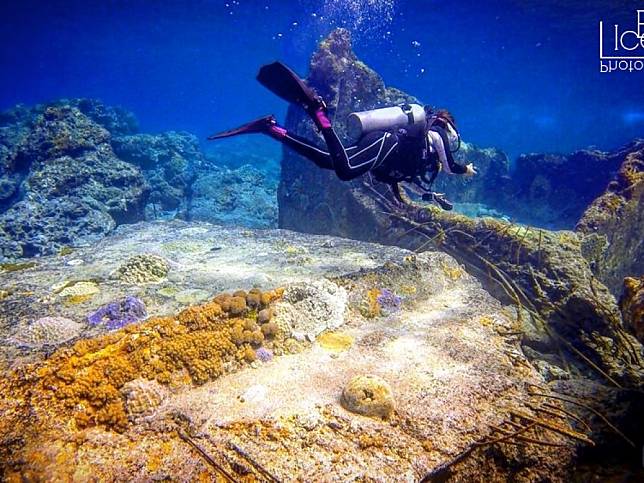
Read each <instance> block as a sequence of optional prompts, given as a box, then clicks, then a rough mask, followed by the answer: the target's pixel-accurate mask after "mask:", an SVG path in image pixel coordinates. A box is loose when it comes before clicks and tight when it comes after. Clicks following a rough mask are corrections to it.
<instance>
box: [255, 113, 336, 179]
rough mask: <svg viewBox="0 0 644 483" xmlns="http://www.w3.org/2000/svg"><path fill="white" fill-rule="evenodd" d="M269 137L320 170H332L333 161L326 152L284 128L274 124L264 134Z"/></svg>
mask: <svg viewBox="0 0 644 483" xmlns="http://www.w3.org/2000/svg"><path fill="white" fill-rule="evenodd" d="M266 134H268V135H269V136H270V137H272V138H273V139H275V140H276V141H279V142H281V143H282V144H285V145H286V146H288V147H289V148H291V149H292V150H293V151H295V152H296V153H298V154H299V155H301V156H304V157H305V158H307V159H310V160H311V161H313V162H314V163H315V164H316V165H317V166H318V167H320V168H322V169H333V161H332V160H331V156H329V153H328V152H327V151H324V150H323V149H320V148H318V147H317V146H316V145H315V144H313V143H312V142H311V141H309V140H308V139H305V138H303V137H301V136H298V135H296V134H293V133H291V132H289V131H288V130H287V129H286V128H283V127H282V126H280V125H278V124H277V123H274V124H273V125H271V126H270V127H269V129H268V131H267V132H266Z"/></svg>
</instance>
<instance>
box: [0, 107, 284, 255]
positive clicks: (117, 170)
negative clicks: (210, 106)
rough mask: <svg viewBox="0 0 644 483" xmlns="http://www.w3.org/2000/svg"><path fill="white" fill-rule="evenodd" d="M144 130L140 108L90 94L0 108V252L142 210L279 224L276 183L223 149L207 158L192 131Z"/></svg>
mask: <svg viewBox="0 0 644 483" xmlns="http://www.w3.org/2000/svg"><path fill="white" fill-rule="evenodd" d="M137 129H138V127H137V122H136V119H135V118H134V116H133V115H132V114H131V113H129V112H127V111H125V110H123V109H120V108H113V107H109V106H105V105H103V104H102V103H100V102H98V101H96V100H91V99H71V100H65V99H63V100H60V101H56V102H52V103H48V104H44V105H38V106H35V107H33V108H27V107H24V106H16V107H15V108H14V109H11V110H9V111H5V112H2V113H0V261H5V260H11V259H15V258H19V257H31V256H39V255H43V254H50V253H55V252H58V251H60V250H61V249H63V248H65V247H69V246H80V245H85V244H88V243H92V242H95V241H96V240H98V239H100V238H101V237H103V236H105V235H106V234H108V233H110V232H111V231H112V230H113V229H114V228H115V227H116V226H117V225H120V224H123V223H132V222H136V221H140V220H143V219H159V218H161V219H167V218H174V217H179V218H184V219H199V220H206V221H212V222H216V223H238V224H245V225H246V226H255V227H272V226H275V225H276V217H277V214H276V199H275V184H276V183H275V182H273V181H270V182H265V178H264V175H263V174H262V173H260V172H258V171H256V170H254V169H252V168H250V167H248V166H243V167H241V168H238V169H234V170H227V169H225V168H221V167H219V166H217V163H218V162H221V161H225V160H221V159H220V158H221V157H222V155H218V156H217V158H216V159H214V160H212V159H207V158H206V157H205V156H204V154H203V153H202V151H201V149H200V146H199V143H198V140H197V138H196V137H195V136H193V135H191V134H188V133H177V132H167V133H162V134H156V135H150V134H138V133H137ZM237 157H239V156H237ZM260 164H261V163H260ZM273 179H274V178H271V180H273Z"/></svg>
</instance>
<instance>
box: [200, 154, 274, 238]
mask: <svg viewBox="0 0 644 483" xmlns="http://www.w3.org/2000/svg"><path fill="white" fill-rule="evenodd" d="M276 192H277V181H275V180H272V179H271V178H268V177H267V176H266V174H265V173H263V172H261V171H259V170H257V169H255V168H254V167H252V166H250V165H244V166H241V167H239V168H237V169H234V170H231V169H228V168H226V167H218V166H212V167H211V168H210V169H209V170H208V171H206V172H203V173H201V174H200V175H199V177H198V178H197V179H196V180H195V182H194V184H193V185H192V196H191V199H190V206H189V215H188V216H189V218H190V219H192V220H199V221H208V222H210V223H219V224H224V225H237V226H246V227H249V228H274V227H276V226H277V198H276Z"/></svg>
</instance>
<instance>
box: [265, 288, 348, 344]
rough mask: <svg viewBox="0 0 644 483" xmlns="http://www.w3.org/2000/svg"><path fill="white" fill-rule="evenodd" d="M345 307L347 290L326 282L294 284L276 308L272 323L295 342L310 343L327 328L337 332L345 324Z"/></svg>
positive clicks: (286, 291)
mask: <svg viewBox="0 0 644 483" xmlns="http://www.w3.org/2000/svg"><path fill="white" fill-rule="evenodd" d="M346 304H347V292H346V290H345V289H344V288H343V287H340V286H338V285H336V284H335V283H333V282H331V281H329V280H325V279H320V280H311V281H310V282H302V283H297V284H293V285H291V286H289V287H288V288H287V289H286V290H285V292H284V296H283V298H282V300H281V301H280V302H278V303H277V305H276V306H275V313H276V315H275V316H274V318H273V321H274V322H275V323H276V324H277V325H278V326H281V327H285V328H287V329H288V330H289V331H290V333H291V335H292V336H293V337H295V338H296V339H308V340H310V341H313V340H315V338H316V337H317V335H318V334H320V333H321V332H323V331H325V330H326V329H337V328H338V327H340V326H341V325H342V324H343V323H344V311H345V308H346Z"/></svg>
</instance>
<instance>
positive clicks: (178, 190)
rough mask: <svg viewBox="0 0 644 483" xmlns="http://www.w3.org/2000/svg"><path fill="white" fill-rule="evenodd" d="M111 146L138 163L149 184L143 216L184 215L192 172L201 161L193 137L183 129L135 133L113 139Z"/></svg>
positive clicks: (197, 144)
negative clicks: (155, 132) (147, 198)
mask: <svg viewBox="0 0 644 483" xmlns="http://www.w3.org/2000/svg"><path fill="white" fill-rule="evenodd" d="M112 146H113V148H114V152H115V153H116V154H117V156H119V157H120V158H121V159H123V160H125V161H127V162H129V163H132V164H134V165H136V166H138V167H139V168H140V169H141V170H142V171H143V174H144V176H145V177H146V179H147V180H148V183H149V184H150V187H151V192H150V198H149V205H148V207H147V209H146V211H147V218H149V219H153V218H160V217H168V216H174V215H176V214H181V213H184V214H185V212H186V211H187V209H188V206H187V205H188V202H189V196H190V187H191V185H192V183H193V181H194V179H195V172H196V171H197V170H198V169H200V168H202V167H203V165H204V163H205V158H204V155H203V153H202V152H201V150H200V149H199V143H198V142H197V138H196V137H195V136H193V135H192V134H189V133H186V132H166V133H162V134H135V135H130V136H120V137H116V138H114V139H113V140H112ZM164 213H165V216H164Z"/></svg>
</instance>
